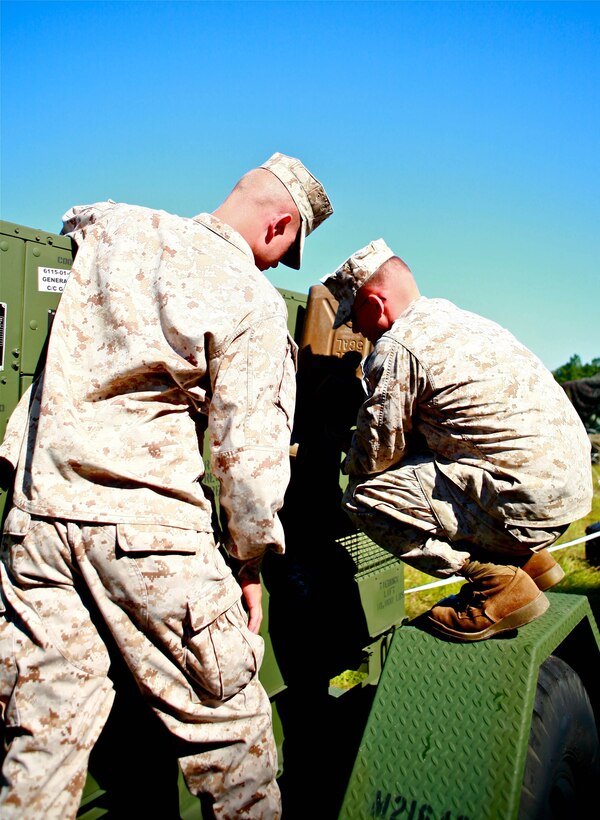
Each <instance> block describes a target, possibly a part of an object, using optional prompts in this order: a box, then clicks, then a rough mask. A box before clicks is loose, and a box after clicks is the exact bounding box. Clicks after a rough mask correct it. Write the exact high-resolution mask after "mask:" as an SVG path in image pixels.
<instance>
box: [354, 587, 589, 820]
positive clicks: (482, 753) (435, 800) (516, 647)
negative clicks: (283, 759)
mask: <svg viewBox="0 0 600 820" xmlns="http://www.w3.org/2000/svg"><path fill="white" fill-rule="evenodd" d="M548 597H549V598H550V600H551V606H550V607H549V609H548V610H547V612H546V613H545V614H544V615H543V616H542V617H541V618H539V619H538V620H536V621H534V622H533V623H531V624H528V625H527V626H526V627H524V628H523V629H521V630H519V632H518V634H516V635H515V636H514V637H513V635H514V633H511V636H510V637H508V638H505V639H502V638H498V639H495V640H487V641H482V642H479V643H473V644H466V643H451V642H446V641H443V640H440V639H439V638H437V637H435V636H433V635H431V634H429V633H426V632H423V631H421V630H420V629H418V628H416V627H411V626H410V625H408V626H406V627H402V628H400V629H398V630H396V632H395V635H394V638H393V640H392V642H391V646H390V651H389V655H388V657H387V659H386V662H385V665H384V668H383V672H382V675H381V679H380V681H379V685H378V688H377V693H376V696H375V700H374V703H373V708H372V710H371V712H370V714H369V718H368V721H367V725H366V728H365V732H364V735H363V740H362V742H361V745H360V748H359V752H358V755H357V759H356V762H355V765H354V768H353V771H352V775H351V777H350V781H349V784H348V788H347V790H346V794H345V797H344V802H343V805H342V809H341V812H340V815H339V820H370V818H385V819H386V820H392V819H393V818H406V820H408V819H409V818H410V820H499V818H502V820H511V818H515V817H516V816H517V812H518V807H519V800H520V793H521V785H522V781H523V772H524V768H525V760H526V754H527V747H528V739H529V731H530V726H531V717H532V712H533V702H534V697H535V692H536V686H537V678H538V672H539V667H540V665H541V664H542V663H543V662H544V660H545V659H546V658H547V657H548V656H549V655H550V654H552V653H553V652H555V650H556V649H557V647H559V645H560V644H561V643H562V642H563V641H564V640H565V639H566V638H567V636H569V635H570V633H572V632H573V630H574V629H575V628H576V627H577V625H578V624H580V623H581V622H582V621H584V620H585V619H587V620H588V621H589V626H590V627H591V629H590V630H589V636H590V641H589V643H590V644H591V645H590V646H589V649H590V655H588V657H591V656H592V655H594V654H595V655H596V656H597V653H598V650H600V634H599V632H598V628H597V626H596V623H595V621H594V618H593V615H592V612H591V609H590V605H589V602H588V601H587V598H585V597H583V596H580V595H566V594H562V593H550V594H549V595H548ZM594 641H595V648H594V646H593V644H594Z"/></svg>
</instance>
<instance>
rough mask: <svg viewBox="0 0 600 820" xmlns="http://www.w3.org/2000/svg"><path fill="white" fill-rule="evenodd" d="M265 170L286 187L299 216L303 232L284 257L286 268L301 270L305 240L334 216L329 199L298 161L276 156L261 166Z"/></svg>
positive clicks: (297, 236)
mask: <svg viewBox="0 0 600 820" xmlns="http://www.w3.org/2000/svg"><path fill="white" fill-rule="evenodd" d="M260 167H261V168H266V169H267V170H268V171H271V173H273V174H275V176H276V177H277V178H278V179H279V180H280V181H281V182H282V183H283V184H284V185H285V187H286V188H287V189H288V191H289V193H290V195H291V197H292V199H293V200H294V202H295V203H296V207H297V208H298V213H299V214H300V228H299V230H298V233H297V235H296V239H295V241H294V243H293V244H292V246H291V247H290V249H289V250H288V252H287V253H286V254H285V256H284V257H283V258H282V259H281V261H282V262H283V264H284V265H287V266H288V267H290V268H294V269H295V270H298V269H299V268H300V263H301V261H302V250H303V248H304V239H305V238H306V237H307V236H308V235H309V234H310V233H312V232H313V231H314V230H315V229H316V228H318V227H319V225H320V224H321V222H324V221H325V220H326V219H327V217H328V216H331V214H332V213H333V208H332V207H331V202H330V201H329V197H328V196H327V194H326V193H325V189H324V188H323V186H322V185H321V183H320V182H319V180H318V179H315V177H314V176H313V175H312V174H311V173H310V171H308V170H307V169H306V168H305V167H304V165H303V164H302V163H301V162H300V160H299V159H294V157H288V156H286V155H285V154H279V153H276V154H273V156H271V157H269V159H268V160H267V161H266V162H263V164H262V165H261V166H260Z"/></svg>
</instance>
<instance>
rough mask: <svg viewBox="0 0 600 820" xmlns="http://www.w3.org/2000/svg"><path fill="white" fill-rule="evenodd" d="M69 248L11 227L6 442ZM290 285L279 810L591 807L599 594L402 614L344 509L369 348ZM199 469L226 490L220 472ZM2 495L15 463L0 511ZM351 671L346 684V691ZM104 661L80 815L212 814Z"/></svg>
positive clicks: (390, 566) (123, 680) (430, 819)
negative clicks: (518, 622)
mask: <svg viewBox="0 0 600 820" xmlns="http://www.w3.org/2000/svg"><path fill="white" fill-rule="evenodd" d="M72 261H73V255H72V248H71V243H70V240H68V239H67V238H66V237H64V236H60V235H57V234H53V233H47V232H45V231H39V230H34V229H32V228H28V227H25V226H21V225H16V224H13V223H8V222H2V223H0V277H1V278H0V436H3V435H4V433H5V429H6V423H7V421H8V418H9V416H10V414H11V412H12V410H13V409H14V407H15V405H16V404H17V402H18V400H19V398H20V396H21V395H22V394H23V393H24V391H25V390H26V389H27V387H28V386H29V385H30V384H31V383H32V381H33V379H34V378H35V377H36V374H37V373H38V372H39V371H40V370H41V369H42V368H43V362H44V356H45V342H46V338H47V336H48V334H49V332H50V331H51V327H52V319H53V316H54V313H55V311H56V308H57V306H58V303H59V300H60V296H61V293H62V291H63V289H64V287H65V284H66V283H67V281H68V277H69V271H70V269H71V265H72ZM281 294H282V296H283V298H284V299H285V301H286V303H287V307H288V316H289V329H290V333H291V334H292V335H293V337H294V339H295V340H296V342H297V344H298V346H299V359H298V371H297V380H298V399H297V407H296V415H295V420H294V431H293V437H292V442H291V446H290V459H291V470H292V472H291V481H290V484H289V487H288V490H287V494H286V498H285V503H284V506H283V509H282V511H281V519H282V522H283V525H284V528H285V532H286V544H287V548H286V553H285V555H282V556H277V555H272V554H270V555H267V557H266V558H265V561H264V564H263V568H262V581H263V587H264V594H265V601H266V604H267V605H266V606H265V619H264V623H263V627H262V635H263V638H264V639H265V645H266V653H265V659H264V662H263V665H262V669H261V673H260V675H261V680H262V682H263V684H264V686H265V688H266V690H267V692H268V694H269V696H270V699H271V703H272V707H273V721H274V727H275V734H276V739H277V741H278V751H279V783H280V786H281V790H282V795H283V806H284V815H283V816H284V820H287V818H295V817H298V818H300V817H301V818H306V817H308V816H310V815H311V814H313V815H315V816H319V817H320V818H323V820H370V819H371V818H382V820H394V818H401V820H512V819H513V818H515V819H516V818H519V820H547V819H548V818H551V819H552V820H558V818H567V817H569V818H572V817H583V816H586V814H587V811H588V808H587V807H588V806H589V805H593V804H594V803H595V802H596V792H595V790H596V787H597V783H598V782H600V781H599V778H600V747H599V742H598V730H597V724H598V716H599V714H600V692H599V688H598V681H599V680H600V634H599V632H598V628H597V625H596V622H595V619H594V616H593V614H592V611H591V608H590V605H589V602H588V600H587V598H586V597H585V596H583V595H572V594H564V593H558V592H550V593H548V597H549V599H550V602H551V605H550V607H549V609H548V610H547V612H546V613H545V614H544V615H543V616H542V617H540V618H539V619H537V620H536V621H534V622H533V623H531V624H529V625H528V626H527V627H526V628H524V629H522V630H519V631H518V633H514V634H511V633H508V634H507V635H506V636H504V637H502V638H498V639H495V640H488V641H483V642H479V643H473V644H468V643H462V644H457V643H451V642H446V641H443V640H441V639H440V638H437V637H434V636H433V635H431V634H428V633H427V632H424V631H423V630H421V629H419V628H417V627H416V626H415V624H414V623H413V622H411V621H409V620H408V618H407V617H406V613H405V607H404V598H405V589H404V574H403V564H402V562H401V561H400V560H398V559H397V558H396V557H395V556H393V555H391V554H390V553H388V552H386V551H385V550H383V549H381V548H380V547H378V546H377V545H376V544H374V543H373V542H371V541H370V540H369V539H368V538H367V537H366V536H365V535H364V534H362V533H360V532H358V531H357V530H356V529H355V528H353V526H352V525H351V523H350V521H349V519H348V518H347V517H346V515H345V514H344V513H343V511H342V510H341V507H340V501H341V496H342V492H343V488H344V480H345V479H344V476H343V475H342V474H341V471H340V465H341V462H342V460H343V454H344V447H345V446H347V442H348V440H349V439H348V437H349V435H350V434H351V431H352V427H353V425H354V423H355V419H356V413H357V410H358V407H359V405H360V402H361V400H362V387H361V383H360V378H359V366H360V362H361V360H362V358H363V357H364V356H365V355H366V354H367V353H368V352H369V349H370V347H369V342H368V341H367V340H366V339H364V338H363V337H361V336H358V335H356V334H354V333H353V332H352V331H351V329H350V328H349V327H347V326H342V327H341V328H339V329H337V330H333V329H332V322H333V317H334V315H335V312H336V308H337V303H336V302H335V300H334V299H333V297H332V296H331V295H330V294H329V292H328V291H327V290H326V288H325V287H324V286H322V285H315V286H314V287H312V288H311V289H310V291H309V293H308V294H300V293H295V292H291V291H286V290H282V291H281ZM183 446H185V444H184V443H183ZM205 460H206V461H207V465H208V459H205ZM205 481H206V482H207V483H209V484H212V486H213V489H214V490H215V491H216V494H217V498H218V485H217V482H216V481H215V479H214V477H213V476H211V474H210V471H208V472H207V475H206V478H205ZM9 496H10V475H9V474H8V472H7V471H4V473H3V486H2V490H1V495H0V508H2V507H5V506H6V505H7V504H8V502H9ZM347 673H351V674H350V679H351V683H352V685H349V686H340V685H339V680H340V678H343V677H344V675H346V674H347ZM111 674H112V676H113V678H114V683H115V690H116V698H115V703H114V707H113V710H112V713H111V715H110V718H109V720H108V722H107V724H106V727H105V729H104V731H103V732H102V735H101V736H100V739H99V741H98V743H97V744H96V746H95V748H94V750H93V751H92V755H91V758H90V766H89V773H88V778H87V783H86V786H85V789H84V793H83V798H82V801H81V806H80V809H79V815H78V816H79V817H80V818H85V819H86V820H92V818H98V817H102V816H104V815H107V816H108V817H110V816H113V817H116V816H123V817H124V816H128V817H129V816H144V815H145V814H146V813H148V814H149V815H150V814H152V816H159V817H172V816H173V817H180V818H190V819H191V818H202V816H203V815H202V803H201V801H200V800H198V799H196V798H194V797H192V795H190V794H189V792H188V791H187V789H186V787H185V785H184V783H183V779H182V777H181V773H180V771H179V767H178V764H177V756H178V755H177V749H176V748H175V747H174V746H173V745H172V743H171V740H170V738H169V737H168V736H167V735H166V730H164V728H163V727H162V725H158V721H157V719H155V718H154V716H153V715H152V714H151V713H150V711H149V710H148V709H147V707H146V706H145V704H143V703H142V702H141V698H140V697H139V695H138V693H137V691H136V689H135V686H134V685H133V684H132V681H131V679H130V678H129V676H128V671H127V669H124V668H122V666H120V665H119V659H118V658H117V657H115V660H114V664H113V666H112V667H111ZM124 727H127V731H126V732H125V731H124Z"/></svg>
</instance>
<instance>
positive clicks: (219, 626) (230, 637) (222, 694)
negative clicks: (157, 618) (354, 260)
mask: <svg viewBox="0 0 600 820" xmlns="http://www.w3.org/2000/svg"><path fill="white" fill-rule="evenodd" d="M224 593H225V594H224V595H223V594H221V595H219V596H218V600H217V601H215V600H214V597H213V596H210V598H209V599H207V598H204V599H202V600H200V601H188V617H189V622H188V624H186V627H187V628H186V629H185V630H184V642H185V646H184V649H185V662H186V668H187V671H188V673H189V674H190V676H191V677H192V679H193V680H194V681H195V682H196V683H197V684H198V686H199V687H200V688H201V690H202V692H201V693H200V695H202V693H204V694H206V695H208V696H209V697H210V698H214V699H216V700H227V699H228V698H231V697H233V696H234V695H237V693H238V692H241V691H242V689H243V688H244V687H245V686H247V684H248V683H250V681H251V680H252V679H253V678H254V677H255V675H256V674H257V672H258V670H259V669H260V665H261V663H262V659H263V655H264V641H263V639H262V638H261V637H260V635H255V634H254V633H253V632H250V630H249V629H248V626H247V624H248V616H247V614H246V613H245V612H244V609H243V607H242V604H241V601H240V590H239V586H238V585H237V582H235V581H234V579H233V578H231V579H228V580H227V581H225V582H224ZM215 597H217V596H215Z"/></svg>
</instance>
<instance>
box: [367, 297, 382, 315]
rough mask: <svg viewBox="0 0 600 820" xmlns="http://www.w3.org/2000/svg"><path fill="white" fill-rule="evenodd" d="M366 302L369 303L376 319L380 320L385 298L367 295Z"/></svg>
mask: <svg viewBox="0 0 600 820" xmlns="http://www.w3.org/2000/svg"><path fill="white" fill-rule="evenodd" d="M367 301H368V302H370V305H371V308H372V309H373V312H374V313H375V315H376V317H377V319H380V318H381V316H383V314H384V313H385V298H384V297H383V296H380V295H379V294H378V293H369V295H368V296H367Z"/></svg>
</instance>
